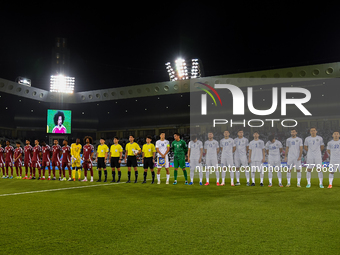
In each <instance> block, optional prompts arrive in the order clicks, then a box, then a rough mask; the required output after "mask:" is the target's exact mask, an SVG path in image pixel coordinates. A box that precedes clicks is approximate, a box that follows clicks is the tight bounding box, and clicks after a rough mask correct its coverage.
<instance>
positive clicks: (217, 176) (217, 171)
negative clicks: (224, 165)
mask: <svg viewBox="0 0 340 255" xmlns="http://www.w3.org/2000/svg"><path fill="white" fill-rule="evenodd" d="M215 174H216V182H220V171H219V170H218V169H216V172H215Z"/></svg>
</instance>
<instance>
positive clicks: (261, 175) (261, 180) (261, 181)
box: [260, 171, 264, 183]
mask: <svg viewBox="0 0 340 255" xmlns="http://www.w3.org/2000/svg"><path fill="white" fill-rule="evenodd" d="M263 177H264V172H263V171H261V172H260V183H263Z"/></svg>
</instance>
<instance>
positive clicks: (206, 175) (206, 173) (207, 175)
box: [205, 169, 210, 182]
mask: <svg viewBox="0 0 340 255" xmlns="http://www.w3.org/2000/svg"><path fill="white" fill-rule="evenodd" d="M209 174H210V172H209V170H208V169H207V170H206V172H205V179H206V182H209Z"/></svg>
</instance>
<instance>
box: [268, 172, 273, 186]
mask: <svg viewBox="0 0 340 255" xmlns="http://www.w3.org/2000/svg"><path fill="white" fill-rule="evenodd" d="M268 179H269V183H270V184H272V181H273V172H272V171H269V172H268Z"/></svg>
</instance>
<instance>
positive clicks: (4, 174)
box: [0, 141, 6, 179]
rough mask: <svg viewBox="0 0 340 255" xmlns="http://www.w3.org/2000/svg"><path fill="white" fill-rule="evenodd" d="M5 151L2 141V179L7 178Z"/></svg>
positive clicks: (0, 153) (0, 163)
mask: <svg viewBox="0 0 340 255" xmlns="http://www.w3.org/2000/svg"><path fill="white" fill-rule="evenodd" d="M4 153H5V149H4V148H3V147H2V141H0V168H2V178H3V179H5V178H6V170H5V160H4Z"/></svg>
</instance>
